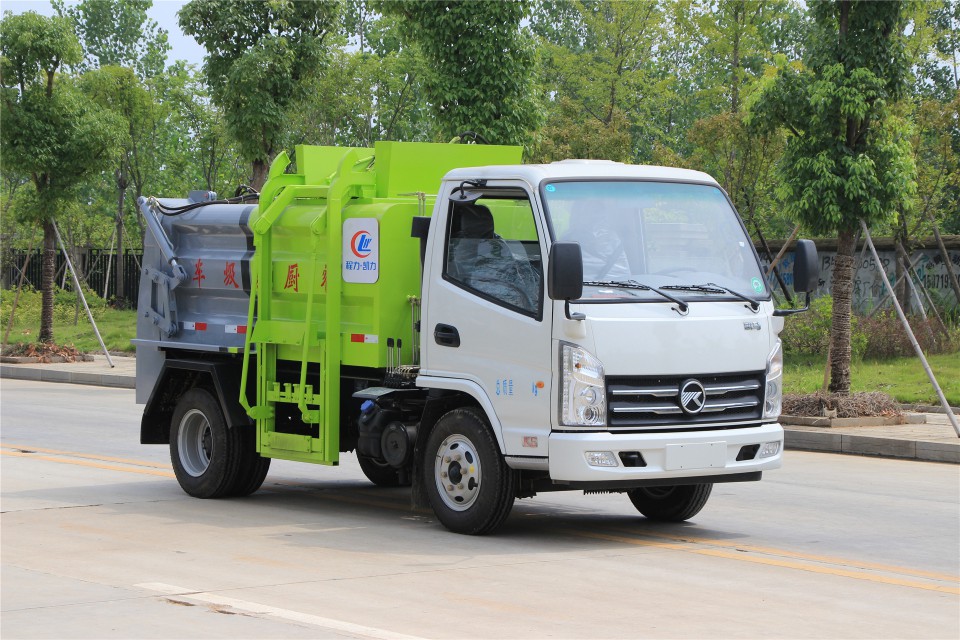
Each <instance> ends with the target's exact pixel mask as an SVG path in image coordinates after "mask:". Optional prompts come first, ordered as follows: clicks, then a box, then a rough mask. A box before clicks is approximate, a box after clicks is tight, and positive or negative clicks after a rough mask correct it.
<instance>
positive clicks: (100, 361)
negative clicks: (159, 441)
mask: <svg viewBox="0 0 960 640" xmlns="http://www.w3.org/2000/svg"><path fill="white" fill-rule="evenodd" d="M113 364H114V366H113V368H111V367H110V366H109V365H108V364H107V360H106V358H105V357H104V356H103V355H97V356H94V360H93V362H66V363H59V364H0V378H15V379H20V380H40V381H45V382H68V383H74V384H86V385H96V386H105V387H120V388H127V389H133V388H134V380H135V378H136V358H132V357H129V356H113ZM955 411H956V410H955ZM922 415H924V416H925V418H926V422H925V423H923V424H905V425H897V426H863V427H834V428H826V427H806V426H793V425H784V430H785V432H786V447H787V448H788V449H805V450H809V451H823V452H829V453H846V454H853V455H871V456H881V457H885V458H907V459H914V460H926V461H931V462H949V463H953V464H960V438H958V437H957V434H956V433H955V432H954V430H953V427H952V426H951V425H950V422H949V420H948V419H947V416H946V415H945V414H943V413H924V414H922Z"/></svg>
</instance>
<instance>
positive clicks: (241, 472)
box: [227, 426, 270, 498]
mask: <svg viewBox="0 0 960 640" xmlns="http://www.w3.org/2000/svg"><path fill="white" fill-rule="evenodd" d="M230 431H231V432H234V431H235V432H237V433H236V434H235V435H236V437H237V439H238V440H239V442H240V465H239V468H238V469H237V477H236V478H235V479H234V481H233V486H232V487H231V488H230V490H229V491H228V492H227V495H231V496H236V497H238V498H239V497H243V496H248V495H250V494H251V493H253V492H254V491H256V490H257V489H259V488H260V487H261V486H262V485H263V481H264V479H266V477H267V472H268V471H269V470H270V458H266V457H264V456H261V455H260V454H259V453H257V432H256V428H255V427H252V426H249V427H247V426H238V427H232V428H231V429H230Z"/></svg>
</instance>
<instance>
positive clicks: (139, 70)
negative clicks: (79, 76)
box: [53, 0, 170, 79]
mask: <svg viewBox="0 0 960 640" xmlns="http://www.w3.org/2000/svg"><path fill="white" fill-rule="evenodd" d="M53 6H54V8H55V9H56V10H57V13H58V14H59V15H61V16H64V17H67V18H69V19H70V20H71V21H72V22H73V24H74V26H75V28H76V32H77V37H79V38H80V42H81V46H82V47H83V52H84V58H83V60H82V61H81V62H80V63H79V64H78V65H77V67H78V70H80V71H87V70H89V69H95V68H98V67H106V66H114V67H130V68H131V69H133V70H134V71H135V72H136V74H137V76H138V77H140V78H141V79H145V78H151V77H153V76H156V75H158V74H160V73H162V72H163V67H164V64H165V63H166V58H167V52H168V51H169V50H170V44H169V43H168V42H167V32H166V31H164V30H163V29H161V28H160V27H159V26H158V25H157V23H156V21H155V20H151V19H149V18H148V17H147V10H148V9H149V8H150V7H152V6H153V1H152V0H82V2H80V3H78V4H72V5H69V6H68V5H66V4H65V3H64V0H53Z"/></svg>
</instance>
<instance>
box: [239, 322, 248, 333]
mask: <svg viewBox="0 0 960 640" xmlns="http://www.w3.org/2000/svg"><path fill="white" fill-rule="evenodd" d="M246 332H247V325H245V324H241V325H237V333H246Z"/></svg>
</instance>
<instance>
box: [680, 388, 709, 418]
mask: <svg viewBox="0 0 960 640" xmlns="http://www.w3.org/2000/svg"><path fill="white" fill-rule="evenodd" d="M706 396H707V393H706V391H704V389H703V385H702V384H700V381H699V380H692V379H691V380H687V381H686V382H684V383H683V384H681V385H680V408H681V409H683V412H684V413H686V414H688V415H695V414H698V413H700V412H701V411H702V410H703V405H704V404H705V403H706Z"/></svg>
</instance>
